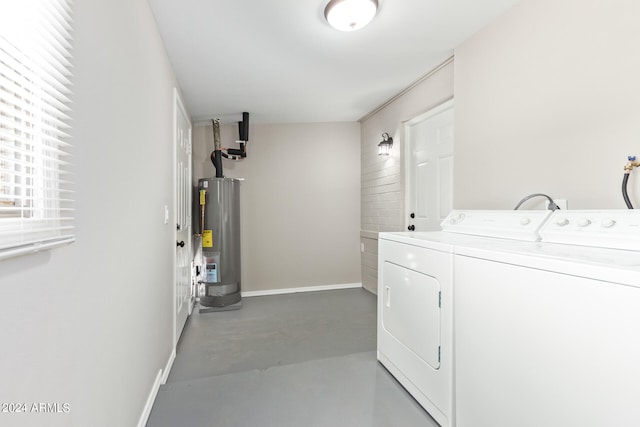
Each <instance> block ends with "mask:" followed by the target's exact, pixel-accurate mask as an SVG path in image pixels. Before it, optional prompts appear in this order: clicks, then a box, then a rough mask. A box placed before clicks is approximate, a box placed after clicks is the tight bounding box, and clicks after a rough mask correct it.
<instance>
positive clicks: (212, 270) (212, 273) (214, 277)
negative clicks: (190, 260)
mask: <svg viewBox="0 0 640 427" xmlns="http://www.w3.org/2000/svg"><path fill="white" fill-rule="evenodd" d="M204 280H205V282H214V283H215V282H217V281H218V264H215V263H214V264H207V274H206V276H205V279H204Z"/></svg>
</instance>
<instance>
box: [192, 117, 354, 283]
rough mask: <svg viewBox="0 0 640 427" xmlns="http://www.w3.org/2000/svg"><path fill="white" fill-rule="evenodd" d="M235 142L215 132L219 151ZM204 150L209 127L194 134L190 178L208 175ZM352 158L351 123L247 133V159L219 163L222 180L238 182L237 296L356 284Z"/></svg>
mask: <svg viewBox="0 0 640 427" xmlns="http://www.w3.org/2000/svg"><path fill="white" fill-rule="evenodd" d="M238 119H240V116H239V117H238ZM237 138H238V130H237V125H235V124H233V125H231V124H230V125H223V126H222V127H221V139H222V145H223V146H226V147H237V145H236V144H235V140H236V139H237ZM212 150H213V134H212V128H211V126H210V125H209V126H197V127H195V128H194V151H193V153H194V154H193V156H194V160H193V163H194V176H195V177H196V178H203V177H212V176H215V169H214V168H213V165H212V164H211V161H210V159H209V156H210V154H211V151H212ZM359 159H360V125H359V123H355V122H353V123H310V124H270V125H266V124H256V125H251V126H250V130H249V145H248V156H247V158H245V159H243V160H241V161H237V162H233V161H229V160H224V174H225V176H227V177H232V178H245V181H244V182H243V183H242V185H241V189H240V192H241V206H240V210H241V216H242V235H243V238H242V256H243V259H242V265H243V269H242V290H243V292H252V291H268V290H275V289H287V288H298V287H309V286H324V285H340V284H353V283H360V281H361V279H360V256H359V247H358V229H359V218H360V206H359V198H360V167H359ZM196 181H197V179H196Z"/></svg>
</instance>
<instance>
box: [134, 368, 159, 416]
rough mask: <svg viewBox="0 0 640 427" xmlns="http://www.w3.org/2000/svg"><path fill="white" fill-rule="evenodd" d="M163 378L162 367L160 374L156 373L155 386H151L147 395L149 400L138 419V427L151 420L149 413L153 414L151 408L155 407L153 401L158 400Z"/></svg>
mask: <svg viewBox="0 0 640 427" xmlns="http://www.w3.org/2000/svg"><path fill="white" fill-rule="evenodd" d="M161 380H162V369H160V370H159V371H158V375H156V380H155V381H154V382H153V386H151V391H150V392H149V396H147V402H146V403H145V405H144V408H142V414H140V418H139V419H138V427H145V426H146V425H147V421H149V415H151V409H152V408H153V403H154V402H155V401H156V396H157V395H158V390H160V382H161Z"/></svg>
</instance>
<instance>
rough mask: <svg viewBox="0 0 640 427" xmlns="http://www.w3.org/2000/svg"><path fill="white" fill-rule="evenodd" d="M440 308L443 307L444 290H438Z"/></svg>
mask: <svg viewBox="0 0 640 427" xmlns="http://www.w3.org/2000/svg"><path fill="white" fill-rule="evenodd" d="M438 308H442V291H439V292H438Z"/></svg>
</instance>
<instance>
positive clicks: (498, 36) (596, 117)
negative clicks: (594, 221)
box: [454, 0, 640, 209]
mask: <svg viewBox="0 0 640 427" xmlns="http://www.w3.org/2000/svg"><path fill="white" fill-rule="evenodd" d="M639 22H640V2H638V1H636V0H610V1H582V0H523V1H522V2H521V3H519V4H518V5H516V6H515V7H514V8H513V9H511V10H510V11H509V12H508V13H507V14H505V15H504V16H502V17H501V18H499V19H498V20H496V21H494V22H493V23H492V24H490V25H489V26H487V27H486V28H485V29H484V30H482V31H480V32H479V33H477V34H476V35H475V36H474V37H472V38H470V39H469V40H467V41H466V42H465V43H463V44H462V45H461V46H460V47H459V48H458V49H456V52H455V55H456V60H455V98H456V101H455V102H456V142H455V191H454V193H455V194H454V199H455V206H456V207H457V208H491V209H510V208H513V207H514V205H515V204H516V203H517V202H518V200H520V199H521V198H522V197H524V196H525V195H527V194H530V193H534V192H543V193H548V194H549V195H551V196H552V197H557V198H562V199H568V201H569V208H576V209H587V208H624V207H625V205H624V202H623V199H622V196H621V191H620V186H621V181H622V175H623V169H622V168H623V166H624V164H625V163H626V159H627V155H629V154H637V155H640V49H638V41H639V40H640V25H638V23H639ZM638 175H640V171H639V172H636V173H635V174H634V176H633V179H632V181H633V182H632V186H631V190H632V192H633V194H635V195H636V197H635V200H636V204H637V203H638V202H640V196H638V195H639V194H640V180H639V179H638Z"/></svg>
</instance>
